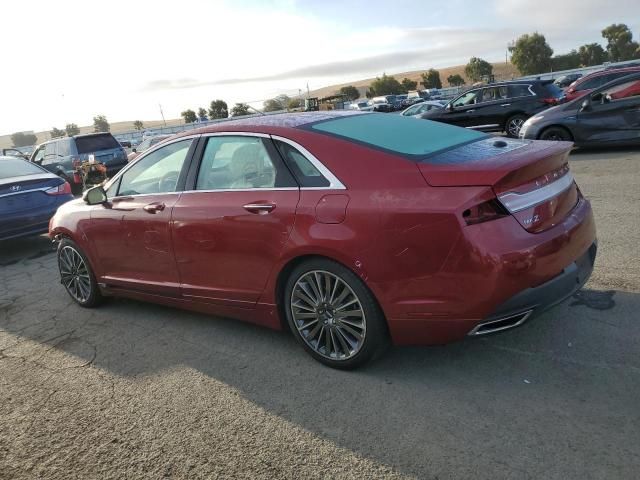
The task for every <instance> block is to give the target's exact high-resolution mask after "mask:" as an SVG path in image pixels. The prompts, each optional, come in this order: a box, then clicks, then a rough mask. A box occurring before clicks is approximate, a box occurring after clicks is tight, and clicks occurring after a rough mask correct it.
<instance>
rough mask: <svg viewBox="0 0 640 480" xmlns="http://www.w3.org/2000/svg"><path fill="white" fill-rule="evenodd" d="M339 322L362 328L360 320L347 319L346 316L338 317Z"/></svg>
mask: <svg viewBox="0 0 640 480" xmlns="http://www.w3.org/2000/svg"><path fill="white" fill-rule="evenodd" d="M339 322H340V323H344V324H346V325H350V326H352V327H356V328H362V321H355V320H349V319H346V318H341V319H339Z"/></svg>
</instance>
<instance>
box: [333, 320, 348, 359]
mask: <svg viewBox="0 0 640 480" xmlns="http://www.w3.org/2000/svg"><path fill="white" fill-rule="evenodd" d="M335 336H336V337H337V338H338V343H340V347H341V348H342V351H343V352H344V354H345V355H346V356H347V357H348V356H349V354H350V353H351V348H350V347H349V345H347V342H346V341H345V338H344V335H343V334H342V332H341V331H340V327H337V328H336V335H335Z"/></svg>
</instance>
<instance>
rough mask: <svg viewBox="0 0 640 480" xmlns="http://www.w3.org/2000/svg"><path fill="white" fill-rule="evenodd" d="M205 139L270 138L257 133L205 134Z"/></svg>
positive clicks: (264, 134)
mask: <svg viewBox="0 0 640 480" xmlns="http://www.w3.org/2000/svg"><path fill="white" fill-rule="evenodd" d="M202 136H203V137H260V138H269V135H267V134H266V133H257V132H210V133H203V134H202Z"/></svg>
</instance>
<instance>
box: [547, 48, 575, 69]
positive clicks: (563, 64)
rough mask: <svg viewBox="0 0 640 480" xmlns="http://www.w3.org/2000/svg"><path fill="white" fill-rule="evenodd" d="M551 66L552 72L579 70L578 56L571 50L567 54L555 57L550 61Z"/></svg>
mask: <svg viewBox="0 0 640 480" xmlns="http://www.w3.org/2000/svg"><path fill="white" fill-rule="evenodd" d="M551 66H552V67H553V70H554V71H558V70H570V69H572V68H579V67H580V54H579V53H578V52H577V51H576V50H571V51H570V52H569V53H564V54H562V55H556V56H555V57H553V58H552V59H551Z"/></svg>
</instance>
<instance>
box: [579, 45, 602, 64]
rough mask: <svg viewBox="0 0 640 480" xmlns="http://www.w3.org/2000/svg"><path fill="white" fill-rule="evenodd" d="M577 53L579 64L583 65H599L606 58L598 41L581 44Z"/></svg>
mask: <svg viewBox="0 0 640 480" xmlns="http://www.w3.org/2000/svg"><path fill="white" fill-rule="evenodd" d="M578 55H580V65H582V66H583V67H590V66H592V65H600V64H602V63H604V62H605V61H606V60H607V52H605V51H604V48H602V46H601V45H600V44H599V43H588V44H586V45H582V46H581V47H580V48H579V49H578Z"/></svg>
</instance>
